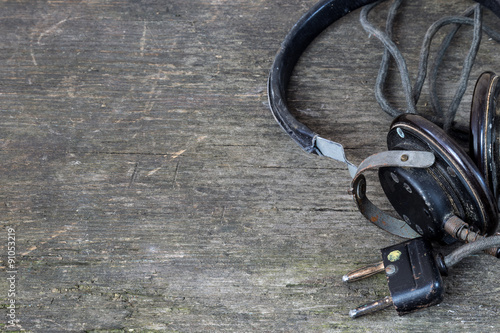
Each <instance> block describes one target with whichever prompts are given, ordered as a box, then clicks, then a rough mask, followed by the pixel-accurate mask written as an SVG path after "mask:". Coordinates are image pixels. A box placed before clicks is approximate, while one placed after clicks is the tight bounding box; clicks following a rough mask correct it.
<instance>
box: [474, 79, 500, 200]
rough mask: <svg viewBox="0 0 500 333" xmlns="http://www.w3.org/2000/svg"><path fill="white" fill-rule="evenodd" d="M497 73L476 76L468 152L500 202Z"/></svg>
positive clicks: (499, 91) (498, 83)
mask: <svg viewBox="0 0 500 333" xmlns="http://www.w3.org/2000/svg"><path fill="white" fill-rule="evenodd" d="M499 97H500V77H499V76H498V75H496V74H494V73H492V72H485V73H483V74H481V75H480V76H479V79H478V80H477V82H476V86H475V88H474V95H473V98H472V106H471V113H470V125H469V126H470V142H469V148H470V149H469V153H470V156H471V157H472V160H473V161H474V162H475V164H476V165H477V167H478V168H479V171H480V172H481V173H482V174H483V177H484V180H485V182H486V185H487V186H488V187H489V188H490V189H491V191H492V192H493V195H494V196H495V198H496V200H497V204H498V202H499V199H500V198H499V196H500V186H499V182H500V180H499V176H498V172H500V145H499V142H498V140H500V100H499Z"/></svg>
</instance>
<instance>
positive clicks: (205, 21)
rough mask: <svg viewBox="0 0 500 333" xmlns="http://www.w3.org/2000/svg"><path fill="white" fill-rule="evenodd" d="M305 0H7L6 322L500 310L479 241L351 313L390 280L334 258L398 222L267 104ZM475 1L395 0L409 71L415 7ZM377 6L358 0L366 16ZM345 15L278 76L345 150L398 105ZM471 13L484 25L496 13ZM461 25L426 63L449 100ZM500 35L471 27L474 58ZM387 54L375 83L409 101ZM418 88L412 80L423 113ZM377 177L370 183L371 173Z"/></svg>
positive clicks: (369, 325)
mask: <svg viewBox="0 0 500 333" xmlns="http://www.w3.org/2000/svg"><path fill="white" fill-rule="evenodd" d="M314 3H315V1H314V0H290V1H262V0H254V1H242V0H234V1H221V0H193V1H181V0H169V1H167V2H164V1H155V0H149V1H147V0H142V1H133V0H130V1H125V0H122V1H117V0H109V1H94V0H87V1H27V0H21V1H2V3H1V4H0V8H1V9H2V10H1V11H0V29H1V31H2V34H1V37H0V49H1V52H0V98H1V103H0V111H1V112H0V117H1V119H0V147H1V149H0V160H1V161H2V163H0V168H1V169H0V183H1V184H2V185H1V191H0V204H1V205H0V207H1V208H0V209H1V211H0V212H1V215H2V222H1V223H2V229H1V230H2V236H0V249H1V253H2V260H5V259H6V255H5V254H6V249H7V227H12V228H15V231H16V250H17V255H16V259H17V264H18V273H17V285H16V288H17V298H16V302H17V305H18V306H19V308H18V309H17V312H16V315H17V318H18V319H19V326H18V327H17V328H15V329H17V330H26V331H32V332H83V331H85V332H105V331H115V332H142V331H147V332H155V331H158V332H203V331H205V332H251V331H258V332H306V331H307V332H311V331H315V332H316V331H317V332H380V331H386V332H431V331H437V332H441V331H442V332H461V331H463V332H472V331H477V332H496V331H498V330H499V329H500V320H499V317H498V315H499V311H500V307H499V301H498V299H499V290H500V289H499V287H498V278H497V276H498V275H499V274H500V265H498V264H496V263H495V262H494V261H495V259H492V258H489V257H486V256H483V255H478V256H475V257H472V258H468V259H466V260H464V261H463V262H462V263H460V264H459V265H458V266H457V267H456V268H454V269H453V270H452V272H451V276H449V277H447V278H445V288H446V295H445V300H444V302H443V303H442V304H440V305H439V306H436V307H434V308H431V309H426V310H422V311H420V312H417V313H415V314H412V315H408V316H405V317H398V316H397V315H396V313H395V311H393V310H386V311H383V312H380V313H378V314H376V315H373V316H370V317H366V318H360V319H357V320H351V319H350V318H349V317H348V311H349V309H351V308H353V307H355V306H357V305H360V304H362V303H364V302H367V301H371V300H375V299H376V298H380V297H382V296H385V295H386V294H388V289H387V286H386V282H385V277H383V276H377V277H374V278H372V279H370V280H366V281H360V282H356V283H353V284H350V285H345V284H343V283H342V282H341V276H342V275H343V274H344V273H345V272H347V271H349V270H352V269H355V268H358V267H359V266H360V265H363V264H367V263H371V262H375V261H378V260H380V259H379V249H380V248H381V247H384V246H389V245H391V244H394V243H396V242H398V241H399V239H398V238H396V237H392V236H390V235H387V234H385V233H384V232H382V231H380V230H378V229H376V228H375V227H374V226H372V225H370V224H369V223H368V222H367V221H365V220H364V219H363V217H362V215H361V214H360V213H359V212H358V211H357V209H356V207H355V205H354V203H353V202H352V200H351V198H350V196H349V195H348V194H347V190H348V188H349V179H348V173H347V171H346V170H345V169H344V167H343V166H342V165H340V164H339V163H336V162H332V161H330V160H328V159H324V158H319V157H317V156H312V155H307V154H306V153H304V152H302V151H301V150H300V148H299V147H298V146H296V145H295V144H294V143H293V142H292V141H291V140H290V139H289V138H288V137H287V136H286V134H285V133H283V131H282V130H281V129H280V128H279V126H278V125H277V124H276V123H275V121H274V119H273V118H272V116H271V113H270V112H269V110H268V107H267V95H266V80H267V74H268V71H269V68H270V66H271V63H272V61H273V57H274V55H275V53H276V52H277V50H278V48H279V45H280V43H281V41H282V40H283V38H284V36H285V35H286V33H287V32H288V30H289V29H290V28H291V27H292V25H293V24H294V23H295V22H296V20H297V19H298V18H299V17H300V15H301V14H303V13H304V12H305V11H306V10H307V9H308V8H309V7H310V6H312V5H313V4H314ZM470 4H471V2H469V1H454V2H452V1H444V0H439V1H422V2H420V1H419V2H411V3H406V4H405V5H404V6H403V8H402V9H403V10H402V13H401V14H400V15H398V24H397V27H396V31H395V33H396V35H397V42H398V44H400V46H401V48H402V49H403V51H404V54H405V57H406V59H407V62H408V67H409V69H410V71H411V72H412V73H415V70H416V67H417V61H418V49H419V45H420V41H421V39H422V36H423V35H424V33H425V29H426V27H427V26H429V25H430V24H431V23H432V22H433V21H435V20H436V19H438V18H440V17H442V16H445V15H451V14H456V13H460V12H462V11H463V10H464V9H465V8H466V7H467V6H469V5H470ZM386 8H387V6H386V5H385V4H384V5H382V6H381V7H380V9H377V10H375V12H374V13H373V14H371V16H370V17H371V18H372V19H373V20H374V21H375V22H377V23H378V24H380V26H382V25H383V17H384V15H385V12H386ZM358 13H359V12H356V13H354V14H351V15H349V16H347V17H345V18H343V19H342V20H341V21H340V22H338V24H335V25H334V26H332V27H331V28H330V29H328V30H327V31H325V33H323V34H322V35H321V36H320V37H319V38H318V39H317V40H316V41H315V42H314V43H313V45H311V47H310V48H309V49H308V51H307V52H306V53H305V54H304V57H303V58H302V59H301V61H300V62H299V64H298V67H297V69H296V73H295V75H294V77H293V78H292V83H291V87H290V90H289V95H290V100H291V104H292V107H293V109H294V110H296V111H295V112H296V113H297V116H298V117H299V118H300V119H301V120H302V121H304V122H305V123H306V124H308V125H309V126H310V127H312V128H314V129H315V131H317V132H319V133H321V134H322V135H323V136H325V137H328V138H331V139H333V140H339V141H341V142H342V143H343V144H344V145H345V146H346V148H347V154H348V156H349V158H351V159H352V160H353V161H354V162H356V163H359V162H360V161H361V160H362V159H364V158H365V157H366V156H368V155H369V154H371V153H374V152H378V151H382V150H384V149H385V135H386V134H385V133H386V131H387V128H388V126H389V124H390V122H391V118H390V117H389V116H387V115H385V114H384V113H383V112H381V111H380V109H379V107H378V105H377V103H376V101H375V98H374V96H373V84H374V81H375V77H376V73H377V70H378V68H377V67H378V65H377V64H378V61H379V59H380V55H381V52H382V49H381V46H380V43H379V42H378V41H377V40H375V39H374V38H369V36H367V35H366V33H365V32H364V31H363V30H362V28H361V27H360V25H359V23H358V21H357V20H358ZM485 20H486V21H487V22H488V24H490V25H491V26H493V27H496V28H498V27H499V24H498V19H496V18H494V17H493V16H492V15H491V13H487V12H486V13H485ZM441 36H442V35H441ZM469 41H470V29H464V31H463V32H461V33H460V36H459V39H458V40H457V41H456V42H454V44H453V46H452V48H451V50H450V54H449V55H448V56H447V58H446V63H445V65H444V67H443V69H442V71H441V73H440V74H441V76H440V81H439V82H440V91H439V93H440V95H441V96H442V99H443V103H445V104H446V103H447V102H449V101H450V100H451V97H452V91H453V88H454V83H455V82H456V80H457V78H458V75H459V70H460V68H461V61H462V60H461V59H462V58H463V55H464V52H466V50H467V49H468V45H469V44H468V43H469ZM435 44H436V43H435ZM433 47H434V49H435V47H436V46H435V45H434V46H433ZM499 50H500V46H499V45H497V44H496V43H495V42H493V41H491V40H488V39H487V38H484V40H483V44H482V47H481V50H480V53H479V56H478V59H477V63H476V65H475V67H474V69H473V75H472V77H473V78H475V77H477V76H478V75H479V74H480V73H481V72H482V71H485V70H493V71H497V72H500V52H499ZM391 73H392V74H391V82H392V83H390V84H389V85H388V92H389V96H390V98H391V102H393V103H395V104H397V105H400V106H402V105H404V104H403V100H402V97H403V96H402V94H401V92H400V90H399V81H398V77H397V74H396V73H395V72H391ZM473 85H474V79H471V80H470V84H469V88H468V91H467V94H466V98H465V100H464V102H463V104H462V105H461V109H460V117H461V118H460V120H461V121H462V122H463V123H464V124H466V122H467V117H468V110H469V105H470V101H471V92H472V89H473ZM427 101H428V98H427V93H426V92H425V91H424V93H423V97H422V100H421V102H420V103H419V108H420V109H421V110H422V112H424V113H425V112H429V107H428V106H427ZM370 185H371V186H370V191H371V195H372V197H375V198H376V197H377V196H380V188H379V187H378V185H377V183H376V179H375V177H373V180H372V181H371V183H370ZM377 203H378V204H380V205H382V206H383V207H385V208H386V209H389V206H388V204H387V203H385V202H384V201H383V199H377ZM444 251H445V252H446V251H449V250H448V249H444ZM6 269H7V268H6V266H5V264H4V265H3V268H2V279H0V290H1V291H0V295H1V296H0V300H2V302H1V304H2V313H4V311H5V312H6V310H7V309H6V306H7V302H8V299H7V294H6V291H7V289H8V282H7V280H6V277H5V276H6V274H7V273H5V272H6ZM1 318H2V319H1V320H0V321H1V323H0V325H3V326H0V329H1V330H4V329H5V330H7V329H8V328H7V327H6V326H5V325H6V324H7V321H6V313H5V315H2V316H1Z"/></svg>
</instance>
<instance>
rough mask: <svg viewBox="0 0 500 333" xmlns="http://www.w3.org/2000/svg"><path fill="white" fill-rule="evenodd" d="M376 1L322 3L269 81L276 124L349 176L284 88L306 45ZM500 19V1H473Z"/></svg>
mask: <svg viewBox="0 0 500 333" xmlns="http://www.w3.org/2000/svg"><path fill="white" fill-rule="evenodd" d="M375 1H376V0H322V1H320V2H318V3H317V4H316V5H314V6H313V7H312V8H311V9H310V10H309V11H308V12H307V13H306V14H305V15H304V16H302V18H301V19H300V20H299V21H298V22H297V23H296V24H295V26H294V27H293V28H292V30H291V31H290V32H289V33H288V35H287V36H286V38H285V40H284V41H283V43H282V45H281V49H280V50H279V52H278V54H277V55H276V58H275V60H274V63H273V66H272V68H271V72H270V74H269V81H268V96H269V106H270V108H271V111H272V113H273V115H274V117H275V118H276V121H277V122H278V123H279V124H280V126H281V127H282V128H283V129H284V130H285V132H286V133H288V135H290V136H291V137H292V139H293V140H295V142H297V143H298V144H299V145H300V146H301V147H302V148H303V149H304V150H306V151H307V152H309V153H315V154H318V155H322V156H323V155H325V156H329V157H331V158H333V159H335V160H339V161H342V162H345V163H346V164H347V165H348V167H349V171H350V173H351V176H352V175H353V172H355V170H356V167H355V166H354V165H352V164H351V163H349V162H348V161H347V160H346V159H345V155H344V149H343V147H342V146H341V145H340V144H338V143H336V142H332V141H328V140H325V139H323V138H320V137H319V136H318V135H317V134H316V133H315V132H313V131H312V130H311V129H310V128H308V127H307V126H306V125H304V124H302V123H301V122H299V121H298V120H297V119H296V118H295V117H294V116H293V115H292V114H291V113H290V110H289V109H288V107H287V101H286V89H287V86H288V83H289V81H290V77H291V75H292V72H293V69H294V67H295V64H296V63H297V61H298V60H299V58H300V56H301V55H302V53H303V52H304V50H305V49H306V48H307V46H308V45H309V44H310V43H311V42H312V41H313V40H314V39H315V38H316V37H317V36H318V35H319V34H320V33H321V32H322V31H323V30H325V29H326V28H327V27H328V26H329V25H331V24H332V23H333V22H335V21H337V20H338V19H340V18H341V17H343V16H344V15H346V14H348V13H350V12H351V11H353V10H356V9H358V8H360V7H362V6H364V5H367V4H370V3H373V2H375ZM476 2H478V3H480V4H482V5H483V6H485V7H487V8H489V9H490V10H491V11H493V13H495V15H497V16H498V17H499V18H500V0H476Z"/></svg>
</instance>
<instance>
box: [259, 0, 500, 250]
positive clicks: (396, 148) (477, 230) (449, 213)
mask: <svg viewBox="0 0 500 333" xmlns="http://www.w3.org/2000/svg"><path fill="white" fill-rule="evenodd" d="M373 2H375V0H321V1H320V2H318V3H317V4H316V5H315V6H313V7H312V8H311V9H310V10H309V11H308V12H307V13H306V14H305V15H304V16H302V18H301V19H300V20H299V21H298V22H297V23H296V24H295V25H294V27H293V28H292V30H291V31H290V32H289V33H288V35H287V36H286V38H285V40H284V41H283V43H282V45H281V48H280V50H279V52H278V53H277V55H276V58H275V60H274V63H273V65H272V68H271V71H270V75H269V80H268V97H269V106H270V109H271V111H272V114H273V115H274V117H275V119H276V121H277V122H278V124H279V125H280V126H281V127H282V128H283V129H284V130H285V132H286V133H287V134H288V135H289V136H290V137H291V138H292V139H293V140H294V141H295V142H296V143H297V144H298V145H299V146H301V147H302V148H303V149H304V150H305V151H306V152H309V153H314V154H317V155H320V156H327V157H330V158H332V159H335V160H337V161H342V162H344V163H345V164H346V165H347V168H348V170H349V172H350V175H351V177H352V183H351V189H350V193H351V194H352V195H353V198H354V201H355V203H356V204H357V206H358V208H359V210H360V212H361V213H362V214H363V215H364V216H365V217H366V218H367V219H368V220H369V221H370V222H372V223H373V224H375V225H377V226H379V227H381V228H382V229H384V230H385V231H387V232H390V233H392V234H394V235H397V236H401V237H404V238H416V237H423V238H425V239H427V240H429V241H437V242H440V243H442V244H450V243H453V242H454V241H456V239H461V240H463V241H466V242H468V241H472V240H474V239H473V237H472V235H473V236H474V237H475V238H477V237H483V236H490V235H493V234H494V233H495V231H496V229H497V226H498V218H499V203H500V180H499V179H498V175H497V173H498V172H500V98H499V97H500V79H499V76H497V75H495V74H493V73H491V72H486V73H483V74H482V75H481V76H480V78H479V79H478V81H477V84H476V87H475V89H474V96H473V102H472V108H471V116H470V133H471V138H470V153H469V154H467V153H466V152H465V150H464V149H463V148H462V147H460V146H459V145H458V144H457V143H456V142H455V141H454V140H453V139H452V138H451V137H450V136H449V135H447V133H446V132H445V131H444V130H443V129H442V128H441V127H439V126H437V125H436V124H434V123H432V122H431V121H429V120H427V119H425V118H423V117H422V116H419V115H416V114H403V115H400V116H398V117H397V118H395V119H394V121H393V122H392V124H391V126H390V129H389V132H388V134H387V145H388V151H385V152H381V153H378V154H375V155H371V156H369V157H368V158H366V159H365V160H364V161H363V162H361V164H360V165H359V166H358V167H356V166H355V165H354V164H352V163H351V162H349V161H348V160H347V159H346V157H345V153H344V148H343V146H342V145H341V144H339V143H337V142H333V141H330V140H327V139H325V138H322V137H320V136H319V135H318V134H316V133H315V132H314V131H312V130H311V129H309V128H308V127H307V126H306V125H304V124H303V123H301V122H299V121H298V120H297V119H296V118H295V117H294V116H293V115H292V114H291V112H290V110H289V108H288V106H287V96H286V89H287V86H288V83H289V81H290V77H291V74H292V71H293V69H294V67H295V65H296V63H297V61H298V60H299V58H300V56H301V54H302V53H303V51H304V50H305V49H306V48H307V46H308V45H309V44H310V43H311V42H312V41H313V40H314V39H315V38H316V37H317V36H318V35H319V34H320V33H321V32H322V31H323V30H324V29H326V28H327V27H328V26H329V25H331V24H332V23H333V22H335V21H337V20H338V19H340V18H341V17H343V16H344V15H346V14H348V13H349V12H351V11H353V10H356V9H358V8H359V7H361V6H364V5H367V4H370V3H373ZM476 2H478V3H480V4H482V5H483V6H485V7H487V8H489V9H490V10H491V11H493V13H495V15H497V16H498V17H499V18H500V1H498V0H476ZM373 169H378V175H379V179H380V183H381V185H382V189H383V191H384V192H385V194H386V196H387V198H388V199H389V201H390V202H391V204H392V206H393V207H394V209H395V210H396V212H397V213H398V214H399V216H401V218H400V219H399V218H394V217H392V216H390V215H389V214H387V213H385V212H383V211H382V210H381V209H379V208H378V207H377V206H376V205H374V204H373V203H372V202H371V201H370V200H369V198H368V197H367V195H366V186H367V185H366V179H365V177H364V175H363V173H364V172H365V171H367V170H373ZM493 252H494V253H492V254H494V255H496V256H497V257H500V249H499V250H495V251H493Z"/></svg>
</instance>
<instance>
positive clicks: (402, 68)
mask: <svg viewBox="0 0 500 333" xmlns="http://www.w3.org/2000/svg"><path fill="white" fill-rule="evenodd" d="M382 1H384V0H381V1H377V2H375V3H372V4H369V5H367V6H365V7H363V9H362V10H361V14H360V19H359V20H360V22H361V26H362V27H363V29H365V31H366V32H368V33H369V34H370V35H373V36H375V37H377V38H378V39H379V40H380V41H381V42H382V43H383V44H384V46H385V48H386V50H387V51H389V52H390V54H391V55H392V57H393V58H394V60H395V61H396V64H397V66H398V69H399V74H400V77H401V81H402V85H403V90H404V91H405V98H406V113H417V108H416V105H415V103H414V101H413V98H412V90H411V82H410V75H409V73H408V67H407V66H406V61H405V60H404V57H403V55H402V54H401V51H399V49H398V47H397V46H396V44H395V43H394V42H393V41H392V39H391V38H389V36H388V35H387V33H385V32H383V31H381V30H379V29H377V28H375V26H373V25H372V24H371V23H370V22H368V14H369V13H370V11H371V10H372V9H373V8H374V7H375V6H377V5H378V4H380V3H381V2H382ZM382 98H384V97H383V96H382ZM377 99H379V98H377ZM384 99H385V98H384ZM386 105H388V103H387V104H386ZM381 107H382V108H384V105H381ZM394 110H395V109H392V108H391V109H384V111H385V112H387V113H389V114H391V113H393V112H394ZM401 113H403V112H401V111H399V112H397V114H401ZM391 115H392V114H391Z"/></svg>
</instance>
